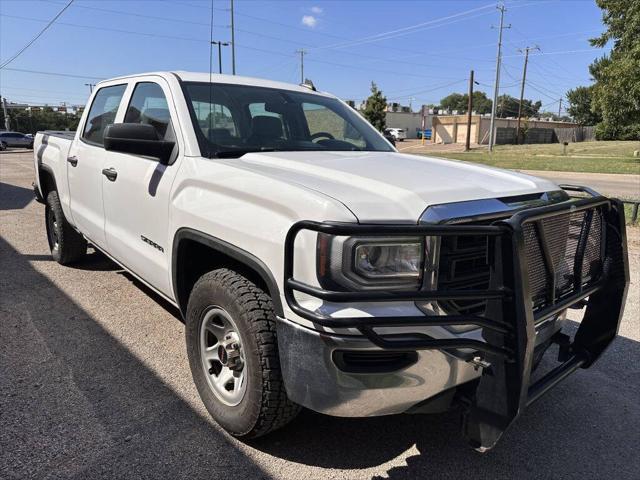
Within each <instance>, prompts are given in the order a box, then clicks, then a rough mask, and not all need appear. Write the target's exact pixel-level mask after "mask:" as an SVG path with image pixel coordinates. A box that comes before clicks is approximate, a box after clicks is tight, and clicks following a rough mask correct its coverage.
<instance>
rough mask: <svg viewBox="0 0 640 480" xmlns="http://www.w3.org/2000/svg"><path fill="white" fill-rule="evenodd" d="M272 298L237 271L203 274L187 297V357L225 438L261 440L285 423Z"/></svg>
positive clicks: (294, 409)
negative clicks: (263, 436)
mask: <svg viewBox="0 0 640 480" xmlns="http://www.w3.org/2000/svg"><path fill="white" fill-rule="evenodd" d="M275 320H276V318H275V313H274V310H273V304H272V301H271V297H269V295H267V294H266V293H265V292H264V291H263V290H262V289H260V288H259V287H258V286H256V285H255V284H254V283H253V282H251V281H249V280H248V279H247V278H245V277H243V276H242V275H240V274H239V273H237V272H234V271H232V270H229V269H226V268H221V269H218V270H214V271H212V272H209V273H207V274H205V275H203V276H202V277H201V278H200V279H199V280H198V281H197V282H196V284H195V286H194V287H193V290H192V292H191V295H190V297H189V304H188V306H187V318H186V330H185V334H186V341H187V354H188V357H189V365H190V367H191V373H192V375H193V380H194V382H195V384H196V387H197V389H198V393H199V394H200V397H201V398H202V401H203V402H204V405H205V407H206V408H207V410H208V411H209V413H210V414H211V416H212V417H213V418H214V419H215V420H216V421H217V422H218V423H219V424H220V425H221V426H222V427H223V428H224V429H225V430H226V431H228V432H229V433H230V434H232V435H233V436H235V437H238V438H242V439H250V438H256V437H260V436H262V435H265V434H267V433H269V432H271V431H273V430H276V429H278V428H280V427H282V426H284V425H286V424H287V423H289V422H290V421H291V420H293V418H294V417H295V416H296V415H297V414H298V412H299V411H300V407H299V406H298V405H296V404H294V403H293V402H291V401H290V400H289V398H288V397H287V393H286V391H285V388H284V382H283V380H282V374H281V370H280V359H279V354H278V342H277V338H276V322H275Z"/></svg>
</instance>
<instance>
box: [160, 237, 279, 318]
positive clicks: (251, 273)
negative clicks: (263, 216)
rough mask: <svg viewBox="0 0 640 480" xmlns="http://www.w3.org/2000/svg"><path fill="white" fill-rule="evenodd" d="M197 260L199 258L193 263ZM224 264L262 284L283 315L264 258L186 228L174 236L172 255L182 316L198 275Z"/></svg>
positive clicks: (275, 286)
mask: <svg viewBox="0 0 640 480" xmlns="http://www.w3.org/2000/svg"><path fill="white" fill-rule="evenodd" d="M194 259H197V261H195V262H194ZM222 267H226V268H230V269H232V270H235V271H237V272H238V273H240V274H242V275H244V276H245V277H247V278H248V279H249V280H251V281H253V282H254V283H255V284H256V285H258V286H260V287H261V288H262V289H263V290H265V291H266V292H267V293H268V294H269V295H270V297H271V300H272V302H273V309H274V311H275V313H276V315H278V316H281V317H282V316H284V310H283V309H282V302H281V300H280V290H279V288H278V284H277V282H276V280H275V278H274V276H273V274H272V273H271V270H269V267H267V265H265V263H264V262H263V261H262V260H260V259H259V258H258V257H256V256H255V255H253V254H251V253H249V252H247V251H246V250H243V249H241V248H239V247H237V246H235V245H232V244H230V243H228V242H225V241H224V240H221V239H219V238H216V237H214V236H211V235H209V234H207V233H204V232H201V231H199V230H194V229H192V228H187V227H183V228H180V229H179V230H178V231H177V232H176V234H175V236H174V239H173V248H172V255H171V280H172V286H173V292H174V295H175V299H176V303H177V304H178V307H179V308H180V313H181V314H182V316H183V318H184V317H185V315H186V311H187V302H188V300H189V295H190V293H191V290H192V288H193V286H194V285H195V283H196V281H197V280H198V278H200V277H201V276H202V275H203V274H205V273H206V272H208V271H211V270H213V269H216V268H222Z"/></svg>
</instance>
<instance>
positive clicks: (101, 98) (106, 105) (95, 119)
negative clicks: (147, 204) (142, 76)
mask: <svg viewBox="0 0 640 480" xmlns="http://www.w3.org/2000/svg"><path fill="white" fill-rule="evenodd" d="M126 87H127V86H126V84H124V85H113V86H107V87H102V88H100V90H98V91H97V92H96V94H95V96H94V97H93V102H92V103H91V109H90V110H89V113H88V115H87V119H86V122H85V124H84V128H83V130H82V133H81V134H80V136H79V137H78V139H77V140H76V141H74V142H73V143H72V146H71V149H70V150H69V153H68V157H67V178H68V181H69V192H70V199H71V200H70V207H71V217H72V218H73V223H74V224H75V226H76V227H77V228H78V229H79V230H80V231H81V232H82V233H83V234H84V235H85V236H86V237H87V238H89V240H90V241H91V242H92V243H94V244H96V245H97V246H99V247H103V248H104V247H105V246H106V242H105V235H104V208H103V203H102V180H103V178H104V176H103V174H102V169H103V163H104V159H105V153H106V152H105V150H104V147H103V137H104V130H105V129H106V128H107V126H108V125H110V124H112V123H113V122H114V121H115V118H116V113H117V112H118V108H119V106H120V102H121V100H122V97H123V96H124V92H125V89H126Z"/></svg>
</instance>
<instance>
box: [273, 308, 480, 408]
mask: <svg viewBox="0 0 640 480" xmlns="http://www.w3.org/2000/svg"><path fill="white" fill-rule="evenodd" d="M278 345H279V350H280V365H281V367H282V375H283V378H284V382H285V385H286V389H287V395H288V396H289V398H290V399H291V400H292V401H294V402H295V403H297V404H299V405H302V406H304V407H306V408H309V409H311V410H314V411H316V412H320V413H324V414H327V415H333V416H337V417H369V416H378V415H390V414H395V413H403V412H406V411H407V410H409V409H411V408H412V407H414V406H415V405H417V404H419V403H420V402H422V401H423V400H425V399H428V398H431V397H433V396H435V395H437V394H439V393H441V392H443V391H446V390H449V389H452V388H453V387H455V386H457V385H460V384H463V383H466V382H469V381H471V380H474V379H476V378H478V377H479V375H480V374H479V372H478V371H477V369H476V368H474V366H473V365H472V364H470V363H468V362H465V361H463V360H460V359H458V358H456V357H454V356H452V355H447V354H446V353H444V352H441V351H438V350H419V351H416V352H411V353H413V354H415V358H410V359H409V361H408V362H407V364H406V366H402V367H401V368H398V369H393V370H391V371H387V372H385V371H380V370H379V369H378V370H376V371H363V370H361V371H357V370H355V371H354V369H353V368H351V369H349V368H345V367H343V368H340V366H339V365H338V362H337V360H336V354H340V353H341V352H349V353H350V354H353V353H360V352H363V353H365V354H366V353H367V352H379V351H380V348H379V347H377V346H376V345H375V344H373V343H372V342H371V341H369V340H368V339H366V338H364V337H362V336H354V335H336V334H329V333H325V332H318V331H316V330H312V329H310V328H306V327H303V326H301V325H298V324H296V323H294V322H291V321H289V320H286V319H282V318H279V319H278Z"/></svg>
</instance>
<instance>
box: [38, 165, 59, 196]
mask: <svg viewBox="0 0 640 480" xmlns="http://www.w3.org/2000/svg"><path fill="white" fill-rule="evenodd" d="M38 181H39V182H40V193H41V194H42V198H43V199H44V200H45V201H46V199H47V195H49V192H52V191H54V190H55V191H58V185H57V184H56V176H55V174H54V173H53V169H52V168H51V167H49V166H48V165H44V164H40V165H38Z"/></svg>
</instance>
